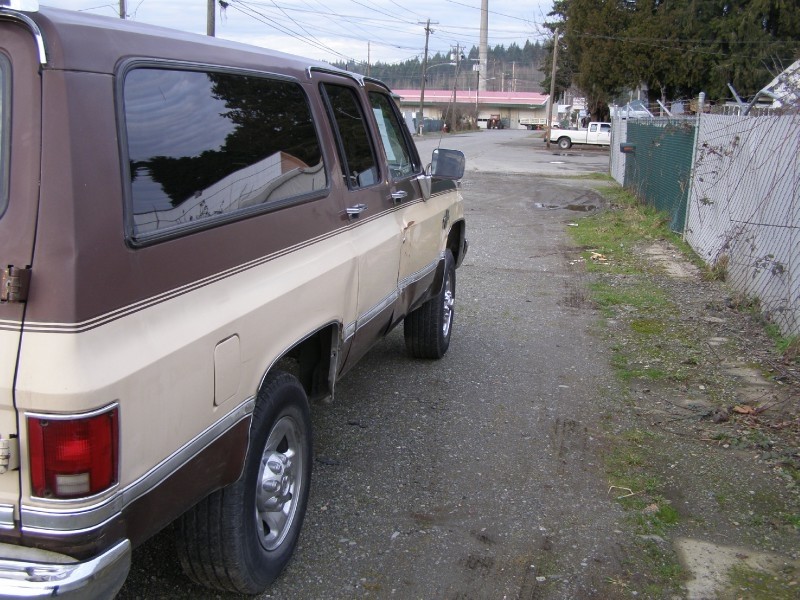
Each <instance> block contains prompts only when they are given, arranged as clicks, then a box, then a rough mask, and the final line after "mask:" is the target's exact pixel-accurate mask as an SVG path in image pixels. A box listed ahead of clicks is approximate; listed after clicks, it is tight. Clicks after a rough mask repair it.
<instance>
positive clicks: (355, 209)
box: [346, 204, 367, 219]
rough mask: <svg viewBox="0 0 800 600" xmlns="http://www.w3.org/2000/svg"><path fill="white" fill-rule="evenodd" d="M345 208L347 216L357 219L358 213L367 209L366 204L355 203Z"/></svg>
mask: <svg viewBox="0 0 800 600" xmlns="http://www.w3.org/2000/svg"><path fill="white" fill-rule="evenodd" d="M346 210H347V216H348V217H350V218H351V219H357V218H358V215H360V214H361V213H362V212H364V211H365V210H367V205H366V204H356V205H355V206H348V207H347V209H346Z"/></svg>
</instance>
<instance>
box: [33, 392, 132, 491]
mask: <svg viewBox="0 0 800 600" xmlns="http://www.w3.org/2000/svg"><path fill="white" fill-rule="evenodd" d="M118 413H119V409H118V407H117V406H114V407H112V408H111V409H107V410H104V411H103V412H94V413H91V414H89V415H77V416H71V417H69V418H65V417H64V416H62V415H35V416H33V415H28V417H27V418H28V450H29V452H30V467H31V486H32V488H33V489H32V494H33V495H34V496H39V497H42V498H77V497H80V496H91V495H93V494H97V493H99V492H102V491H103V490H106V489H108V488H109V487H111V486H112V485H114V484H115V483H117V455H118V443H119V442H118V440H119V419H118V416H119V414H118Z"/></svg>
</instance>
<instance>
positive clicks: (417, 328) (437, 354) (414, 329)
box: [403, 250, 456, 358]
mask: <svg viewBox="0 0 800 600" xmlns="http://www.w3.org/2000/svg"><path fill="white" fill-rule="evenodd" d="M444 263H445V264H444V281H443V283H442V289H441V291H440V292H439V293H438V294H437V295H436V296H435V297H434V298H431V299H430V300H428V301H427V302H426V303H425V304H423V305H422V306H420V307H419V308H418V309H417V310H415V311H414V312H412V313H411V314H409V315H407V316H406V318H405V321H404V322H403V333H404V334H405V339H406V349H407V350H408V352H409V354H411V356H413V357H414V358H442V357H443V356H444V355H445V353H446V352H447V349H448V348H449V347H450V336H451V335H452V333H453V315H454V313H453V309H454V308H455V300H456V263H455V259H454V258H453V253H452V252H450V250H446V251H445V253H444Z"/></svg>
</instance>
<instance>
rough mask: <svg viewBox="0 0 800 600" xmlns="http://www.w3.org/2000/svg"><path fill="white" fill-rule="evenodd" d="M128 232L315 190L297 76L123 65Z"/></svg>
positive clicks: (141, 236)
mask: <svg viewBox="0 0 800 600" xmlns="http://www.w3.org/2000/svg"><path fill="white" fill-rule="evenodd" d="M123 85H124V87H123V98H124V106H125V133H126V134H127V136H126V137H127V150H128V160H129V169H130V185H131V194H130V200H129V202H130V205H129V206H128V209H127V210H128V215H127V218H128V227H129V232H130V235H131V236H132V239H133V241H134V242H141V241H147V240H148V239H150V238H153V237H161V236H163V235H165V234H169V233H172V232H174V231H176V230H177V231H182V230H184V229H187V228H188V229H191V230H193V229H196V228H198V227H205V226H207V225H212V224H216V223H218V222H220V221H225V220H230V219H231V218H238V217H240V216H245V215H248V214H252V213H254V212H261V211H263V210H268V209H271V208H276V207H279V206H284V205H286V204H288V203H291V202H295V201H297V200H298V199H305V198H308V197H311V196H314V195H318V194H319V193H320V192H321V191H324V190H325V189H327V186H328V182H327V177H326V174H325V168H324V163H323V159H322V152H321V149H320V144H319V141H318V139H317V132H316V129H315V127H314V122H313V120H312V117H311V110H310V108H309V105H308V101H307V99H306V96H305V94H304V93H303V91H302V89H301V87H300V85H299V84H297V83H295V82H292V81H285V80H280V79H270V78H266V77H260V76H253V75H251V74H247V75H245V74H241V73H229V72H213V71H208V72H206V71H200V70H189V69H185V70H181V69H177V68H173V69H168V68H160V67H159V68H156V67H150V66H144V67H138V68H136V67H135V68H133V69H131V70H130V71H128V72H127V74H126V75H125V78H124V84H123Z"/></svg>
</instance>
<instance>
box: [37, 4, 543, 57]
mask: <svg viewBox="0 0 800 600" xmlns="http://www.w3.org/2000/svg"><path fill="white" fill-rule="evenodd" d="M226 1H227V2H228V7H227V8H226V9H224V10H222V11H221V9H220V7H219V2H217V11H216V15H217V16H216V33H217V37H220V38H225V39H230V40H236V41H240V42H245V43H249V44H255V45H258V46H265V47H268V48H273V49H276V50H282V51H284V52H290V53H292V54H299V55H301V56H306V57H310V58H315V59H320V60H325V61H335V60H346V59H351V60H355V61H358V62H365V61H366V60H367V58H368V55H369V59H370V62H372V63H375V62H379V61H380V62H389V63H391V62H398V61H402V60H406V59H409V58H413V57H415V56H419V57H421V56H422V53H423V49H424V47H425V25H424V23H425V21H426V20H427V19H430V20H431V29H432V30H433V31H434V33H433V34H432V35H431V36H430V42H429V53H430V54H435V53H436V52H437V51H439V52H443V53H445V52H448V51H449V49H450V48H451V47H454V46H456V45H457V44H458V45H461V46H465V47H466V48H470V47H472V46H473V45H474V46H478V43H479V40H480V37H479V29H480V14H481V13H480V7H481V1H480V0H427V1H425V2H419V1H415V2H403V1H402V0H274V1H272V0H252V1H250V0H226ZM103 2H104V0H42V2H41V3H42V4H44V5H49V6H55V7H59V8H67V9H70V10H81V11H87V12H92V13H96V14H101V15H106V16H109V17H113V16H118V15H119V4H118V3H117V4H114V3H108V4H103ZM126 2H127V10H126V12H127V14H128V18H129V19H132V20H135V21H139V22H142V23H152V24H156V25H162V26H165V27H171V28H174V29H180V30H183V31H191V32H195V33H200V34H205V32H206V6H207V4H206V0H126ZM551 6H552V0H528V1H523V2H520V1H519V0H490V1H489V45H490V46H495V45H497V44H503V45H504V46H506V47H507V46H509V45H510V44H511V43H513V42H516V43H517V44H518V45H520V46H522V45H523V44H524V43H525V40H526V39H528V40H531V42H533V41H535V40H537V39H538V40H542V39H544V36H545V35H546V32H545V30H544V29H543V28H542V26H541V23H542V22H543V21H544V20H545V19H546V15H547V13H548V12H549V11H550V8H551ZM368 48H369V49H368Z"/></svg>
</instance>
